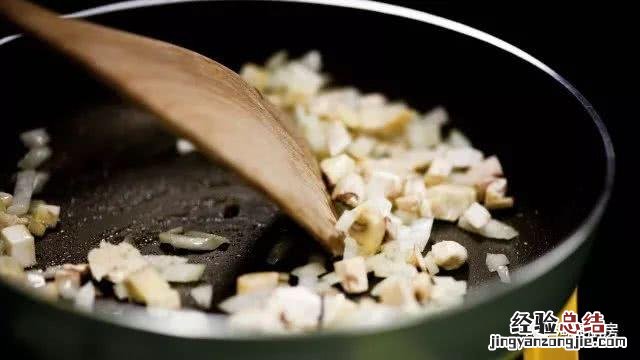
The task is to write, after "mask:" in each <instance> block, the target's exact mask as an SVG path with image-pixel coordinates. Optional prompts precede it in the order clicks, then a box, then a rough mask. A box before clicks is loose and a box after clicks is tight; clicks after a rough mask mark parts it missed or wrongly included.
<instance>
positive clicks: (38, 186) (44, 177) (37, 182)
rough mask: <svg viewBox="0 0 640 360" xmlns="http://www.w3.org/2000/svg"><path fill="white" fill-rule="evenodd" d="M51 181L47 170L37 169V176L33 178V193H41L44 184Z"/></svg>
mask: <svg viewBox="0 0 640 360" xmlns="http://www.w3.org/2000/svg"><path fill="white" fill-rule="evenodd" d="M47 182H49V173H48V172H45V171H36V176H35V178H34V179H33V193H34V194H39V193H41V192H42V189H44V186H45V185H47Z"/></svg>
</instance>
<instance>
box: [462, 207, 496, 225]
mask: <svg viewBox="0 0 640 360" xmlns="http://www.w3.org/2000/svg"><path fill="white" fill-rule="evenodd" d="M462 216H463V217H464V218H465V220H466V221H467V222H469V224H470V225H471V226H473V227H474V228H476V229H479V228H481V227H483V226H485V225H487V223H488V222H489V220H491V214H490V213H489V210H487V209H486V208H485V207H484V206H482V205H480V204H478V203H477V202H474V203H473V204H471V206H469V207H468V208H467V210H465V212H464V214H462Z"/></svg>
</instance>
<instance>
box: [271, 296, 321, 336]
mask: <svg viewBox="0 0 640 360" xmlns="http://www.w3.org/2000/svg"><path fill="white" fill-rule="evenodd" d="M266 308H267V311H268V312H271V313H275V314H278V317H279V318H280V320H281V322H282V323H283V324H284V326H285V327H286V328H288V329H290V330H314V329H316V327H317V326H318V321H319V320H320V314H321V312H322V300H321V298H320V296H318V295H317V294H315V293H313V292H312V291H311V290H309V289H307V288H305V287H302V286H295V287H288V286H287V287H281V288H277V289H275V290H274V291H273V293H272V294H271V296H270V297H269V299H268V300H267V304H266Z"/></svg>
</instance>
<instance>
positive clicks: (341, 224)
mask: <svg viewBox="0 0 640 360" xmlns="http://www.w3.org/2000/svg"><path fill="white" fill-rule="evenodd" d="M358 212H359V210H357V208H356V209H353V210H345V211H343V212H342V215H340V217H339V218H338V221H336V225H335V227H336V230H338V231H342V232H347V231H349V228H350V227H351V225H353V223H354V222H355V221H356V219H357V218H358Z"/></svg>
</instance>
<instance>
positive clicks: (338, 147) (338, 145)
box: [327, 121, 351, 156]
mask: <svg viewBox="0 0 640 360" xmlns="http://www.w3.org/2000/svg"><path fill="white" fill-rule="evenodd" d="M349 144H351V135H349V132H348V131H347V128H346V127H345V126H344V124H343V123H342V122H339V121H331V122H330V123H329V125H328V126H327V149H329V155H330V156H336V155H338V154H340V153H342V152H343V151H345V150H346V148H347V147H348V146H349Z"/></svg>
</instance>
